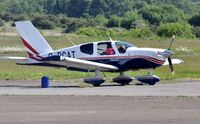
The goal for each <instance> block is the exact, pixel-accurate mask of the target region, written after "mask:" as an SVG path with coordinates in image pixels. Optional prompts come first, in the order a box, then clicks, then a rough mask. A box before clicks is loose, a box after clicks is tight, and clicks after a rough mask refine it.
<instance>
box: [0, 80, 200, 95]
mask: <svg viewBox="0 0 200 124" xmlns="http://www.w3.org/2000/svg"><path fill="white" fill-rule="evenodd" d="M50 84H51V87H50V88H41V86H40V81H0V95H68V96H195V97H198V96H200V82H199V81H192V80H190V81H188V82H186V81H179V82H178V83H173V84H172V83H164V84H163V83H158V84H156V85H154V86H149V85H133V84H131V85H128V86H120V85H118V84H115V83H106V84H103V85H102V86H100V87H90V86H89V87H88V86H86V87H84V88H80V84H77V83H74V84H73V83H62V82H58V81H54V82H53V81H52V82H51V83H50Z"/></svg>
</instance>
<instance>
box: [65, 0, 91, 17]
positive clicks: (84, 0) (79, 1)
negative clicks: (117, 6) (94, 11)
mask: <svg viewBox="0 0 200 124" xmlns="http://www.w3.org/2000/svg"><path fill="white" fill-rule="evenodd" d="M91 3H92V1H91V0H71V1H70V2H69V3H68V16H70V17H87V16H88V13H89V8H90V5H91Z"/></svg>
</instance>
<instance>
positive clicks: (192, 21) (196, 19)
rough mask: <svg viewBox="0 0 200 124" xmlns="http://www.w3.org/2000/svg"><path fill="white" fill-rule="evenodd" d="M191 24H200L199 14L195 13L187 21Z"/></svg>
mask: <svg viewBox="0 0 200 124" xmlns="http://www.w3.org/2000/svg"><path fill="white" fill-rule="evenodd" d="M188 22H189V23H190V24H191V25H193V26H200V15H195V16H193V17H192V18H190V19H189V21H188Z"/></svg>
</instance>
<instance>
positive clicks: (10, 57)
mask: <svg viewBox="0 0 200 124" xmlns="http://www.w3.org/2000/svg"><path fill="white" fill-rule="evenodd" d="M24 59H26V57H15V56H0V60H24Z"/></svg>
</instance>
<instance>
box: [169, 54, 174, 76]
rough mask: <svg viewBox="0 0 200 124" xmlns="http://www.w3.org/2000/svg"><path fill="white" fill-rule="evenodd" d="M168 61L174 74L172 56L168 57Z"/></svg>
mask: <svg viewBox="0 0 200 124" xmlns="http://www.w3.org/2000/svg"><path fill="white" fill-rule="evenodd" d="M168 62H169V68H170V70H171V72H172V75H174V67H173V64H172V60H171V58H170V57H169V58H168Z"/></svg>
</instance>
